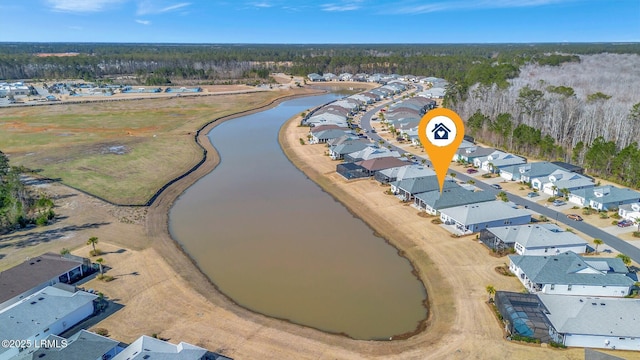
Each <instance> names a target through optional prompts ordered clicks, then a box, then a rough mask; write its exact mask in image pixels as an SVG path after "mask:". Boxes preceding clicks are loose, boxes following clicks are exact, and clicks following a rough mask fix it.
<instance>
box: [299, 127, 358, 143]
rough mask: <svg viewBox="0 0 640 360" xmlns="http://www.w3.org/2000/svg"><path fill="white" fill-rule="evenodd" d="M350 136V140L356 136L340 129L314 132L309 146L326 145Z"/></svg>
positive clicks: (344, 129) (345, 129) (347, 130)
mask: <svg viewBox="0 0 640 360" xmlns="http://www.w3.org/2000/svg"><path fill="white" fill-rule="evenodd" d="M345 135H347V136H350V137H351V138H352V139H355V138H357V136H356V135H355V134H354V133H353V132H351V131H350V130H349V129H347V128H340V129H328V130H323V131H316V132H312V133H311V139H310V140H309V143H310V144H326V143H327V142H328V141H329V140H331V139H337V138H340V137H342V136H345Z"/></svg>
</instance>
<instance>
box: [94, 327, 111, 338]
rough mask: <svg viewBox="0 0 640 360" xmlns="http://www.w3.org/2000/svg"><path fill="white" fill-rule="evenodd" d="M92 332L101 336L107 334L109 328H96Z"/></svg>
mask: <svg viewBox="0 0 640 360" xmlns="http://www.w3.org/2000/svg"><path fill="white" fill-rule="evenodd" d="M93 332H95V333H96V334H98V335H101V336H109V330H107V329H105V328H97V329H95V330H94V331H93Z"/></svg>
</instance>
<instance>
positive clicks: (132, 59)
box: [0, 43, 640, 90]
mask: <svg viewBox="0 0 640 360" xmlns="http://www.w3.org/2000/svg"><path fill="white" fill-rule="evenodd" d="M602 52H608V53H640V45H638V44H533V45H529V44H504V45H492V44H482V45H474V44H469V45H462V44H458V45H447V44H425V45H407V44H404V45H403V44H400V45H390V44H380V45H377V44H369V45H232V44H225V45H216V44H206V45H180V44H89V43H81V44H77V43H70V44H64V43H56V44H44V43H0V79H5V80H8V79H36V78H37V79H62V78H83V79H87V80H93V79H99V78H102V77H106V76H112V75H131V74H139V75H144V77H145V78H147V77H151V76H155V77H162V76H164V75H156V74H155V72H158V71H162V72H167V73H168V75H169V76H168V77H169V78H171V77H176V78H181V79H193V80H215V79H238V78H242V77H243V76H244V75H246V74H247V72H251V71H254V70H255V71H257V70H261V71H268V72H272V71H280V72H287V73H292V74H294V75H306V74H309V73H312V72H316V73H321V74H322V73H325V72H333V73H341V72H350V73H359V72H366V73H374V72H379V73H387V74H388V73H399V74H413V75H425V76H437V77H442V78H446V79H448V80H450V81H453V82H456V83H458V84H459V85H460V86H461V87H462V90H466V89H467V88H468V87H469V86H471V85H472V84H474V83H475V82H487V81H489V80H488V79H489V78H492V76H493V78H494V79H495V80H496V81H498V82H500V79H502V80H506V79H509V78H511V77H513V76H517V69H518V67H519V66H521V65H523V64H526V63H532V62H533V63H536V62H541V63H543V64H549V65H559V64H560V63H563V62H566V61H575V60H576V59H575V57H574V56H573V55H564V54H567V53H569V54H573V53H580V54H591V53H602ZM49 53H77V55H76V56H61V57H57V56H46V57H41V56H38V54H49ZM498 70H499V71H498ZM494 71H495V72H499V73H498V74H495V76H494V75H492V72H494ZM514 72H515V74H514ZM496 76H497V77H496ZM476 80H479V81H476ZM502 85H503V86H504V85H505V83H504V82H502Z"/></svg>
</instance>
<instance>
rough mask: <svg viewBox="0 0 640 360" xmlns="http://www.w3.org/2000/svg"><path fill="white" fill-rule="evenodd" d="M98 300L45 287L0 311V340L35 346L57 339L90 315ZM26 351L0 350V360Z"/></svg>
mask: <svg viewBox="0 0 640 360" xmlns="http://www.w3.org/2000/svg"><path fill="white" fill-rule="evenodd" d="M97 297H98V296H97V295H94V294H90V293H88V292H84V291H77V292H73V290H72V291H68V290H64V289H62V288H58V287H53V286H47V287H45V288H44V289H42V290H40V291H38V292H36V293H34V294H31V295H29V296H27V297H25V298H24V299H22V300H20V301H19V302H17V303H15V304H13V305H12V306H10V307H8V308H6V309H4V310H2V311H0V324H2V326H0V339H3V340H4V339H16V340H25V341H29V342H30V343H31V344H35V341H36V340H40V339H44V338H46V337H47V336H49V335H51V334H53V335H59V334H61V333H63V332H64V331H66V330H68V329H69V328H71V327H72V326H74V325H75V324H77V323H79V322H80V321H82V320H84V319H86V318H87V317H89V316H90V315H91V314H93V312H94V305H93V300H95V299H96V298H97ZM24 350H26V349H22V350H21V349H19V348H17V347H4V346H3V347H0V360H8V359H11V358H12V357H14V356H16V355H17V354H18V353H20V352H22V351H24Z"/></svg>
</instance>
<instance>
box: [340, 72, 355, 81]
mask: <svg viewBox="0 0 640 360" xmlns="http://www.w3.org/2000/svg"><path fill="white" fill-rule="evenodd" d="M338 78H339V79H340V81H351V79H352V78H353V74H350V73H342V74H340V75H338Z"/></svg>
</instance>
